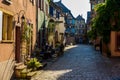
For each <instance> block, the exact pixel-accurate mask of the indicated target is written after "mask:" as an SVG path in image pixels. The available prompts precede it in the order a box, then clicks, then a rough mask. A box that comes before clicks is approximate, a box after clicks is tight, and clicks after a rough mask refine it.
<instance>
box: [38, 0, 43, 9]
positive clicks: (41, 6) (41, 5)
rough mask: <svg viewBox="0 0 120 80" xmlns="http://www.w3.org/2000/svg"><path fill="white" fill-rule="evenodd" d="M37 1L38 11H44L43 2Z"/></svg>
mask: <svg viewBox="0 0 120 80" xmlns="http://www.w3.org/2000/svg"><path fill="white" fill-rule="evenodd" d="M38 1H39V2H38V3H39V4H38V7H39V8H40V10H43V11H44V0H38Z"/></svg>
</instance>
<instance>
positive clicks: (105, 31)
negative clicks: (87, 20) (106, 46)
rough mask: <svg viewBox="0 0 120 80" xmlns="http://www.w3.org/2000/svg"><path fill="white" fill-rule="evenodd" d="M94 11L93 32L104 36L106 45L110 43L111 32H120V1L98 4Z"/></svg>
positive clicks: (109, 0) (114, 0)
mask: <svg viewBox="0 0 120 80" xmlns="http://www.w3.org/2000/svg"><path fill="white" fill-rule="evenodd" d="M94 10H95V12H96V16H95V17H94V18H93V20H92V28H93V31H95V32H96V35H97V36H102V38H103V41H104V42H105V43H109V41H110V32H111V31H113V30H114V31H119V30H120V0H106V1H105V3H100V4H97V5H96V6H95V8H94ZM93 35H94V34H93Z"/></svg>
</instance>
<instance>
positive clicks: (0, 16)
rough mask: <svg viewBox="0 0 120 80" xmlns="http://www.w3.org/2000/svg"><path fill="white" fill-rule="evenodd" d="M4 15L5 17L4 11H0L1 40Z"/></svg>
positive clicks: (0, 37)
mask: <svg viewBox="0 0 120 80" xmlns="http://www.w3.org/2000/svg"><path fill="white" fill-rule="evenodd" d="M2 17H3V12H2V11H0V41H1V40H2V22H3V20H2Z"/></svg>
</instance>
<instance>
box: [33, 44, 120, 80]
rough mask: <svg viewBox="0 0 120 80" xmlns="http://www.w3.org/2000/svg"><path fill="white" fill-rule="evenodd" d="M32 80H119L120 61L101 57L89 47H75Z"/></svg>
mask: <svg viewBox="0 0 120 80" xmlns="http://www.w3.org/2000/svg"><path fill="white" fill-rule="evenodd" d="M32 80H120V59H118V58H111V59H110V58H106V57H103V56H102V55H101V54H100V53H99V52H97V51H95V50H94V48H93V47H92V46H90V45H76V46H72V47H71V48H70V49H69V50H67V51H66V52H65V54H64V55H63V56H61V57H60V58H59V59H57V61H55V62H53V63H51V64H50V65H48V66H47V67H46V68H45V69H44V70H41V71H38V74H37V75H36V76H35V77H34V78H32Z"/></svg>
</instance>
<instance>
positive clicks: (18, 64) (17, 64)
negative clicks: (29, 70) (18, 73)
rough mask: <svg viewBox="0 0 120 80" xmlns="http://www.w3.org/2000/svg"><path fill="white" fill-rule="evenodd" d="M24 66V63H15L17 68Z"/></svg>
mask: <svg viewBox="0 0 120 80" xmlns="http://www.w3.org/2000/svg"><path fill="white" fill-rule="evenodd" d="M23 64H24V63H23V62H20V63H15V67H17V66H20V65H23Z"/></svg>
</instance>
